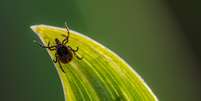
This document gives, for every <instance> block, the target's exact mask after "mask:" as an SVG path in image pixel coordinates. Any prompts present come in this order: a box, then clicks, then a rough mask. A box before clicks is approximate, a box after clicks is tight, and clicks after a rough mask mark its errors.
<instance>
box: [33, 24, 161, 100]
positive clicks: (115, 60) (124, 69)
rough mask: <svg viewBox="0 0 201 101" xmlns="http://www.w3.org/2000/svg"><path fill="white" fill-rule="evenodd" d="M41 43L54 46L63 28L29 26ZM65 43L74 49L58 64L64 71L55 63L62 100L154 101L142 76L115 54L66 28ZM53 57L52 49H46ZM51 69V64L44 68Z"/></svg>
mask: <svg viewBox="0 0 201 101" xmlns="http://www.w3.org/2000/svg"><path fill="white" fill-rule="evenodd" d="M31 28H32V30H33V31H34V32H35V33H37V35H38V37H39V38H40V39H41V41H42V43H43V44H44V45H47V43H48V42H50V45H55V41H54V40H55V38H58V39H59V40H60V41H62V40H63V39H64V36H66V35H67V31H66V29H64V28H58V27H53V26H47V25H34V26H31ZM67 45H68V46H70V47H72V48H73V49H76V47H77V46H78V47H79V51H78V52H77V54H78V55H79V56H81V57H84V58H83V59H82V60H78V59H77V58H76V57H74V58H73V60H72V61H71V62H70V63H67V64H62V67H63V69H64V71H65V73H64V72H63V71H62V70H61V68H60V67H59V64H58V63H56V64H55V67H56V70H57V71H58V74H59V77H60V79H61V82H62V85H63V90H64V96H65V100H66V101H157V98H156V96H155V95H154V94H153V93H152V91H151V90H150V88H149V87H148V86H147V85H146V83H145V82H144V81H143V80H142V78H141V77H140V76H139V75H138V74H137V73H136V72H135V71H134V70H133V69H132V68H131V67H130V66H129V65H128V64H127V63H126V62H125V61H124V60H123V59H122V58H120V57H119V56H118V55H116V54H115V53H114V52H112V51H111V50H109V49H108V48H106V47H104V46H103V45H101V44H100V43H98V42H96V41H94V40H92V39H90V38H89V37H86V36H84V35H82V34H80V33H78V32H75V31H72V30H70V38H69V42H68V43H67ZM47 51H48V53H49V55H50V57H51V58H52V59H55V51H49V50H48V49H47ZM46 68H51V67H46Z"/></svg>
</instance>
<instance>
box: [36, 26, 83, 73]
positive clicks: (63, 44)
mask: <svg viewBox="0 0 201 101" xmlns="http://www.w3.org/2000/svg"><path fill="white" fill-rule="evenodd" d="M65 28H66V30H67V36H65V39H64V40H62V41H59V39H57V38H56V39H55V43H56V44H55V45H52V46H50V42H48V45H47V46H44V45H42V44H41V43H39V42H36V41H35V42H36V43H37V44H38V45H39V46H40V47H42V48H47V49H49V50H50V51H56V52H55V60H53V62H54V63H58V64H59V66H60V68H61V70H62V71H63V72H64V73H65V71H64V69H63V68H62V66H61V63H63V64H67V63H69V62H70V61H71V60H72V59H73V57H74V56H75V57H76V58H77V59H79V60H82V58H83V57H79V56H78V55H77V54H76V52H77V51H78V50H79V47H77V49H73V48H71V47H70V46H68V45H67V43H68V41H69V40H68V39H69V36H70V32H69V29H68V26H67V24H66V23H65Z"/></svg>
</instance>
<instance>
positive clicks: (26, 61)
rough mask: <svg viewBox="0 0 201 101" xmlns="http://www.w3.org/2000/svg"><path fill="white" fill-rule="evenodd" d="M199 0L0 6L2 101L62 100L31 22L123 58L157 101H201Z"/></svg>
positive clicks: (60, 0) (45, 1)
mask: <svg viewBox="0 0 201 101" xmlns="http://www.w3.org/2000/svg"><path fill="white" fill-rule="evenodd" d="M199 4H200V3H199V1H198V0H197V1H196V0H191V1H188V2H185V1H182V0H57V1H56V0H0V42H1V48H0V49H1V50H0V56H1V58H0V67H1V69H0V77H1V81H0V101H64V97H63V91H62V87H61V82H60V80H59V78H58V75H57V73H56V70H55V68H54V66H53V63H52V62H51V59H50V58H49V56H48V54H47V52H46V50H44V49H41V48H39V47H37V46H36V45H34V44H33V40H38V38H37V36H36V35H35V34H34V33H33V32H32V31H31V29H30V28H29V27H30V25H34V24H48V25H53V26H60V27H63V26H64V22H65V21H67V22H68V25H69V27H70V28H71V29H74V30H76V31H78V32H81V33H83V34H85V35H87V36H89V37H92V38H93V39H95V40H97V41H98V42H100V43H102V44H103V45H105V46H106V47H108V48H110V49H112V50H113V51H114V52H116V53H117V54H119V55H120V56H121V57H122V58H124V59H125V60H126V61H127V62H128V63H129V64H130V65H131V66H132V67H133V68H134V69H135V70H136V71H137V72H138V73H139V74H140V75H141V76H142V77H143V78H144V79H145V81H146V82H147V84H148V85H149V86H150V87H151V89H152V90H153V92H154V93H155V94H156V96H157V97H158V98H159V100H160V101H201V95H200V94H201V89H200V88H201V87H200V85H201V81H200V71H201V69H200V67H201V62H200V60H201V48H200V43H201V31H200V26H201V24H200V18H201V14H200V9H201V7H200V5H199Z"/></svg>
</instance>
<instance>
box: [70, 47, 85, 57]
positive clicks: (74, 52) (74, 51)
mask: <svg viewBox="0 0 201 101" xmlns="http://www.w3.org/2000/svg"><path fill="white" fill-rule="evenodd" d="M69 48H70V49H71V50H72V51H73V54H74V55H75V56H76V58H77V59H79V60H82V59H83V57H80V56H78V55H77V53H76V52H77V51H78V50H79V47H77V49H76V50H75V49H73V48H71V47H69Z"/></svg>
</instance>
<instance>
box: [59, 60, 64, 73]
mask: <svg viewBox="0 0 201 101" xmlns="http://www.w3.org/2000/svg"><path fill="white" fill-rule="evenodd" d="M58 63H59V67H60V68H61V70H62V71H63V72H64V73H65V71H64V69H63V67H62V66H61V63H60V61H59V60H58Z"/></svg>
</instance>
